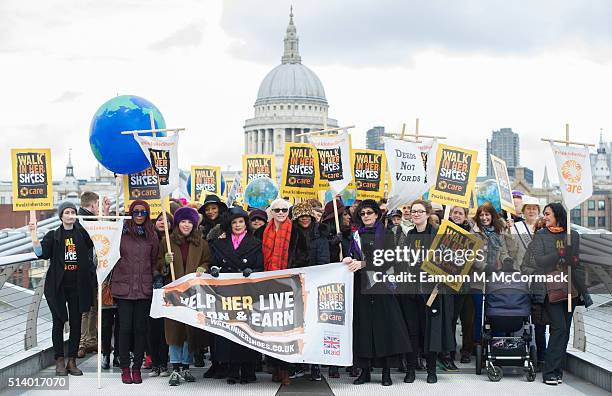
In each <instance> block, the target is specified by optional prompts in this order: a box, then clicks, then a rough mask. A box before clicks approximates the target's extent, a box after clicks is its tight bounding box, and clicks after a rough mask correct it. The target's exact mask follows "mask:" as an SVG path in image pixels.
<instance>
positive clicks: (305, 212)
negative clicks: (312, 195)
mask: <svg viewBox="0 0 612 396" xmlns="http://www.w3.org/2000/svg"><path fill="white" fill-rule="evenodd" d="M292 209H293V210H292V212H291V213H292V214H291V219H292V220H297V219H299V218H300V217H302V216H310V217H312V218H315V215H314V210H313V209H312V206H311V205H310V203H308V202H300V203H297V204H295V205H293V208H292Z"/></svg>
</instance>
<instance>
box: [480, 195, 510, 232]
mask: <svg viewBox="0 0 612 396" xmlns="http://www.w3.org/2000/svg"><path fill="white" fill-rule="evenodd" d="M482 212H487V213H489V214H490V215H491V225H492V226H493V227H494V228H495V232H496V233H497V234H501V233H502V232H503V231H504V229H505V227H504V222H503V220H502V219H500V218H499V214H498V213H497V210H495V207H494V206H493V205H492V204H491V202H485V203H483V204H482V205H480V206H479V207H478V209H477V210H476V215H475V216H474V217H473V220H474V223H476V225H477V226H478V228H479V229H480V230H481V231H483V227H484V226H483V225H482V222H481V221H480V214H481V213H482Z"/></svg>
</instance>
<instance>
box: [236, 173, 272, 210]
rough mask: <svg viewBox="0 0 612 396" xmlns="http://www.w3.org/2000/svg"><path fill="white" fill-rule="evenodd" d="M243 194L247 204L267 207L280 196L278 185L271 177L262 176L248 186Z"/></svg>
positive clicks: (260, 207)
mask: <svg viewBox="0 0 612 396" xmlns="http://www.w3.org/2000/svg"><path fill="white" fill-rule="evenodd" d="M243 196H244V202H245V203H246V204H247V205H249V206H251V207H253V208H259V209H265V208H267V207H268V206H269V205H270V204H271V203H272V201H274V200H275V199H276V197H278V186H277V185H276V183H275V182H274V180H272V179H270V178H269V177H261V178H259V179H255V180H253V181H252V182H250V183H249V184H248V185H247V186H246V188H245V189H244V194H243Z"/></svg>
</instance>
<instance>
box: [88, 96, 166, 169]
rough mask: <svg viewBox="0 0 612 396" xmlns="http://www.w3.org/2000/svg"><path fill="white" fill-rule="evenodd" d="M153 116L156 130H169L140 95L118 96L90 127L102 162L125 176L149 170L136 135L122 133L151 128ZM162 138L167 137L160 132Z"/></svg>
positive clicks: (100, 112)
mask: <svg viewBox="0 0 612 396" xmlns="http://www.w3.org/2000/svg"><path fill="white" fill-rule="evenodd" d="M149 113H153V119H154V123H155V129H163V128H165V127H166V123H165V121H164V117H163V116H162V115H161V113H160V112H159V110H158V109H157V107H155V106H154V105H153V103H151V102H149V101H148V100H146V99H143V98H141V97H138V96H132V95H122V96H117V97H116V98H112V99H111V100H109V101H108V102H106V103H104V104H103V105H102V106H100V108H99V109H98V111H96V114H94V116H93V119H92V120H91V126H90V128H89V145H90V146H91V151H92V152H93V154H94V156H95V157H96V159H97V160H98V162H100V164H102V165H103V166H104V167H105V168H106V169H108V170H110V171H111V172H114V173H119V174H122V175H125V174H129V173H136V172H140V171H142V170H145V169H147V168H148V167H149V166H150V165H149V161H148V160H147V158H146V157H145V155H144V154H143V152H142V150H141V149H140V146H138V143H136V140H135V139H134V137H133V135H122V134H121V132H123V131H135V130H144V129H151V120H150V118H149V117H150V116H149ZM143 136H151V134H146V135H143ZM158 136H165V134H164V133H159V134H158Z"/></svg>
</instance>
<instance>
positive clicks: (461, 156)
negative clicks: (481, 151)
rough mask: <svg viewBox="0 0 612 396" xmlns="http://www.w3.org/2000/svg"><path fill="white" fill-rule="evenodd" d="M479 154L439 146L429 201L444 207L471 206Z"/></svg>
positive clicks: (473, 151)
mask: <svg viewBox="0 0 612 396" xmlns="http://www.w3.org/2000/svg"><path fill="white" fill-rule="evenodd" d="M477 159H478V152H477V151H475V150H467V149H463V148H460V147H453V146H447V145H445V144H440V145H438V152H437V154H436V175H435V180H434V185H433V187H432V188H431V190H429V200H430V201H433V202H438V203H440V204H442V205H451V206H461V207H463V208H468V207H469V206H470V195H471V193H472V189H473V188H474V185H475V184H476V176H478V167H477V166H476V165H477V163H478V162H477Z"/></svg>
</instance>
